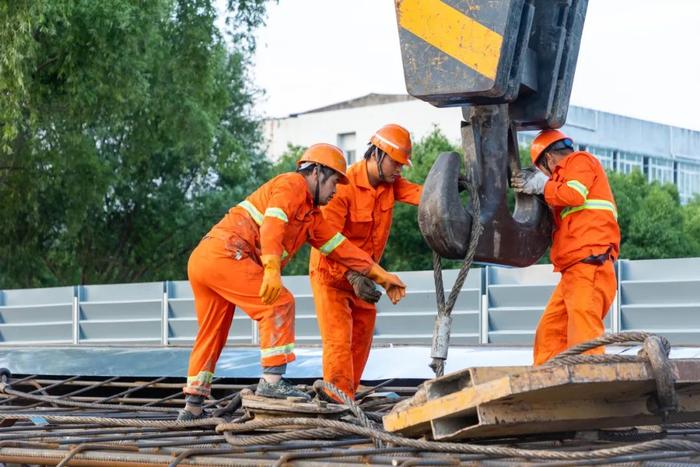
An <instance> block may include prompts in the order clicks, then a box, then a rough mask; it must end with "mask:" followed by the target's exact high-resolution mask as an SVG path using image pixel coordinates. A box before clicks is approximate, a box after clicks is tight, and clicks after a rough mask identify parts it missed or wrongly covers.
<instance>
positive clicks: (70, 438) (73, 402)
mask: <svg viewBox="0 0 700 467" xmlns="http://www.w3.org/2000/svg"><path fill="white" fill-rule="evenodd" d="M183 384H184V381H183V380H182V379H178V378H150V379H146V378H141V379H136V378H120V377H111V378H86V377H78V376H71V377H66V378H52V377H42V376H39V375H22V376H14V377H12V378H10V379H9V380H5V381H4V383H0V386H1V387H0V389H2V391H3V392H2V393H1V394H0V420H1V421H0V462H5V463H18V464H30V465H59V466H68V465H95V466H132V465H133V466H136V465H163V466H174V465H207V466H218V465H220V466H231V465H271V466H272V465H329V464H337V465H368V464H369V465H392V466H420V465H493V466H501V465H502V466H506V465H574V464H575V465H609V464H613V463H621V464H626V465H645V464H649V465H653V464H654V463H655V462H659V461H666V462H669V461H672V462H679V463H683V462H698V460H699V459H700V457H698V454H699V453H700V424H684V425H675V426H672V427H671V426H669V427H665V428H664V429H661V428H659V429H658V430H651V431H639V430H630V431H615V432H610V433H613V434H609V435H607V436H604V435H603V433H606V432H599V433H598V436H595V437H593V438H595V439H594V440H591V439H589V438H591V437H588V438H585V437H584V438H585V439H584V438H582V437H576V436H573V434H569V435H543V436H539V437H533V436H529V437H522V438H509V439H507V440H488V441H483V442H480V443H478V444H470V443H458V442H455V443H436V442H431V441H426V440H415V439H410V438H404V437H402V436H399V435H396V434H393V433H391V434H390V433H387V432H385V431H384V430H383V428H382V425H381V417H382V415H384V414H386V413H388V412H389V411H390V410H391V409H392V408H393V406H394V405H395V404H396V403H397V402H399V401H401V400H404V399H406V398H408V397H410V396H411V395H412V394H413V392H414V391H415V388H413V387H396V386H390V385H385V386H384V387H383V388H382V391H386V392H388V393H395V394H398V395H399V397H396V395H391V396H389V397H385V396H382V395H375V397H367V398H365V399H362V400H360V401H357V402H356V403H355V404H352V402H351V401H346V403H347V404H349V405H352V406H353V407H351V409H352V410H349V411H348V415H346V416H345V417H343V418H342V419H340V420H323V419H314V418H306V419H303V418H283V419H278V420H275V419H262V420H257V419H255V420H251V419H250V417H249V416H247V415H246V414H245V413H244V412H243V410H242V409H241V407H240V395H239V392H240V391H241V390H243V389H245V388H249V389H250V388H251V386H249V385H243V384H235V383H234V382H233V381H232V380H227V379H218V380H216V381H215V382H214V385H213V391H212V398H211V399H209V400H208V401H207V403H206V405H205V408H206V410H207V411H208V413H209V414H210V415H212V416H210V417H208V418H205V419H201V420H195V421H192V422H177V421H176V417H177V410H178V409H179V408H181V407H182V406H183V405H184V398H183V394H182V386H183ZM317 386H319V383H317ZM304 389H306V390H308V391H310V392H311V391H312V387H311V386H306V387H305V388H304ZM333 389H334V388H333V387H327V388H326V390H327V392H330V393H333V392H334V391H333ZM370 392H371V391H370ZM362 395H364V396H367V395H368V393H367V392H365V393H363V394H362ZM290 417H296V415H294V414H290ZM650 443H651V444H650ZM653 443H655V444H653ZM596 453H597V454H596Z"/></svg>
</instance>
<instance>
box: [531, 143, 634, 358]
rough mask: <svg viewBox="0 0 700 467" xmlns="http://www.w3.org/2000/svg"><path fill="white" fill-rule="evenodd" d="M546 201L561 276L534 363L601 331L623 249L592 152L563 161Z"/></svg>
mask: <svg viewBox="0 0 700 467" xmlns="http://www.w3.org/2000/svg"><path fill="white" fill-rule="evenodd" d="M544 199H545V201H546V202H547V204H548V205H549V206H550V207H551V208H552V210H553V215H554V224H555V230H554V233H553V241H552V249H551V252H550V258H551V260H552V263H553V264H554V271H561V280H560V282H559V284H558V285H557V287H556V289H555V290H554V293H553V294H552V297H551V298H550V299H549V303H547V307H546V308H545V311H544V314H543V315H542V317H541V318H540V322H539V324H538V325H537V331H536V333H535V346H534V364H535V365H541V364H543V363H545V362H546V361H547V360H549V359H550V358H552V357H554V356H555V355H557V354H559V353H560V352H562V351H563V350H565V349H567V348H569V347H572V346H574V345H576V344H580V343H582V342H585V341H588V340H591V339H595V338H596V337H600V336H601V335H602V334H603V332H604V330H605V328H604V325H603V319H604V318H605V315H606V314H607V313H608V309H609V308H610V305H611V304H612V301H613V299H614V298H615V293H616V291H617V279H616V277H615V269H614V266H613V261H615V259H616V258H617V257H618V256H619V252H620V228H619V226H618V225H617V206H616V205H615V199H614V198H613V194H612V190H611V189H610V185H609V184H608V177H607V176H606V175H605V170H604V169H603V166H602V165H601V164H600V162H599V161H598V159H596V158H595V157H594V156H593V155H592V154H589V153H587V152H584V151H579V152H574V153H571V154H569V155H568V156H567V157H566V158H564V159H563V160H562V161H561V162H559V163H558V164H557V166H556V167H555V168H554V172H553V173H552V176H551V177H550V180H549V181H548V182H547V183H546V184H545V187H544ZM606 253H608V254H609V256H610V257H609V259H608V260H607V261H604V262H603V263H602V264H590V263H588V262H586V261H589V260H588V259H586V258H589V257H591V256H597V255H601V254H602V255H605V254H606ZM582 261H583V262H582ZM604 351H605V349H604V348H602V347H599V348H597V349H594V350H592V351H589V352H587V353H603V352H604Z"/></svg>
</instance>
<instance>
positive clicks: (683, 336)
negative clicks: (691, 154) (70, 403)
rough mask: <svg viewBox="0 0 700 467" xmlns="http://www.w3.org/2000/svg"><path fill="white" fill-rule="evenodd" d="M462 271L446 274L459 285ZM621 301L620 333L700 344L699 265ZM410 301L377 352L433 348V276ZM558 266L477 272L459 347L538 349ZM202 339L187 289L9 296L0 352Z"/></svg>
mask: <svg viewBox="0 0 700 467" xmlns="http://www.w3.org/2000/svg"><path fill="white" fill-rule="evenodd" d="M457 272H458V271H456V270H448V271H444V272H443V277H444V283H445V285H446V286H450V285H451V284H453V283H454V279H455V277H456V275H457ZM617 272H618V284H619V288H618V295H617V298H616V300H615V302H614V303H613V305H612V307H611V310H610V312H609V313H608V316H607V318H606V328H607V329H608V331H611V332H619V331H641V330H645V331H651V332H655V333H658V334H661V335H664V336H666V337H667V338H669V339H670V340H671V342H673V343H674V344H686V345H688V344H690V345H693V344H695V345H700V258H684V259H668V260H642V261H628V260H622V261H618V263H617ZM400 274H401V277H402V279H403V280H404V282H406V284H407V285H408V289H407V291H408V293H407V296H406V298H405V299H404V300H403V301H402V302H401V303H400V304H399V305H396V306H394V305H392V304H391V303H390V302H389V301H388V300H387V299H386V297H383V298H382V300H381V301H380V302H379V304H378V314H377V323H376V328H375V336H374V341H375V343H381V344H421V345H423V344H429V343H430V341H431V339H432V332H433V323H434V318H435V310H436V304H435V303H436V301H435V290H434V283H433V272H432V271H411V272H403V273H400ZM558 276H559V274H556V273H553V272H552V268H551V265H536V266H531V267H529V268H524V269H509V268H502V267H496V266H486V267H484V268H480V269H474V270H472V271H471V272H470V274H469V276H468V279H467V281H466V283H465V285H464V286H463V287H462V293H461V294H460V297H459V300H458V301H457V305H456V306H455V309H454V311H453V316H454V319H453V324H452V334H451V342H452V343H455V344H462V345H473V344H487V343H492V344H499V345H531V343H532V339H533V335H534V329H535V327H536V325H537V321H538V320H539V316H540V315H541V313H542V310H543V309H544V307H545V305H546V303H547V300H548V299H549V296H550V294H551V292H552V290H553V288H554V286H555V284H556V283H557V281H558V279H559V278H558ZM283 280H284V283H285V286H286V287H287V288H288V289H289V290H290V291H291V292H292V293H293V294H294V295H295V297H296V334H297V342H299V343H300V344H316V343H320V336H319V331H318V326H317V323H316V317H315V307H314V302H313V296H312V294H311V287H310V284H309V280H308V277H307V276H285V277H284V279H283ZM196 333H197V321H196V318H195V312H194V299H193V296H192V290H191V288H190V286H189V283H188V282H187V281H166V282H151V283H138V284H110V285H85V286H71V287H55V288H43V289H15V290H2V291H0V345H29V344H73V345H101V344H111V345H115V344H117V345H119V344H139V345H191V343H192V342H193V341H194V337H195V335H196ZM257 342H258V336H257V328H256V325H255V322H254V321H252V320H250V318H248V316H247V315H246V314H245V313H244V312H243V311H242V310H236V311H235V314H234V321H233V325H232V326H231V332H230V334H229V343H230V344H235V343H238V344H243V343H245V344H256V343H257Z"/></svg>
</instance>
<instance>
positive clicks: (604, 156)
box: [588, 146, 615, 170]
mask: <svg viewBox="0 0 700 467" xmlns="http://www.w3.org/2000/svg"><path fill="white" fill-rule="evenodd" d="M588 152H590V153H591V154H593V155H594V156H596V157H597V158H598V160H599V161H600V163H601V164H602V165H603V167H604V168H606V169H608V170H613V169H614V168H615V152H614V151H613V150H612V149H607V148H599V147H595V146H590V147H589V148H588Z"/></svg>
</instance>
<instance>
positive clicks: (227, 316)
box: [184, 173, 374, 397]
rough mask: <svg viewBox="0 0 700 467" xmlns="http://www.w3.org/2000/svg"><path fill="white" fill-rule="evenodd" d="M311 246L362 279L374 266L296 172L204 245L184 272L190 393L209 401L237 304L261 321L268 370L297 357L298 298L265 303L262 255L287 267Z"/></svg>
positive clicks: (258, 194) (268, 187) (233, 214)
mask: <svg viewBox="0 0 700 467" xmlns="http://www.w3.org/2000/svg"><path fill="white" fill-rule="evenodd" d="M339 186H340V185H339ZM306 241H308V242H309V243H310V244H311V245H312V246H314V247H315V248H318V249H319V250H320V251H321V252H322V254H324V255H329V256H330V257H332V258H334V259H335V260H336V261H338V262H340V263H342V264H344V265H345V266H347V267H349V268H351V269H354V270H356V271H358V272H361V273H363V274H366V273H367V272H369V270H370V268H371V267H372V265H373V264H374V262H373V261H372V259H371V258H370V257H369V255H368V254H367V253H365V252H363V251H362V250H360V249H359V248H357V247H356V246H354V245H353V244H352V243H350V242H347V241H345V237H343V236H342V235H341V234H339V233H338V229H334V228H332V227H331V226H330V225H329V224H328V223H327V222H325V221H324V220H323V216H322V215H321V211H320V210H319V209H318V208H316V207H314V205H313V199H312V197H311V195H310V194H309V192H308V189H307V185H306V180H305V179H304V177H303V176H302V175H301V174H298V173H286V174H282V175H279V176H277V177H275V178H273V179H272V180H270V181H268V182H267V183H265V184H264V185H262V186H261V187H260V188H258V189H257V190H256V191H255V192H254V193H253V194H251V195H250V196H248V198H246V199H245V200H244V201H243V202H241V203H240V204H238V205H237V206H235V207H233V208H231V209H230V210H229V212H228V213H227V214H226V215H225V216H224V218H223V219H222V220H221V221H220V222H219V223H218V224H216V225H215V226H214V227H213V228H212V229H211V231H210V232H209V233H208V234H207V235H206V236H205V237H204V238H203V239H202V241H201V242H200V243H199V245H198V246H197V247H196V248H195V250H194V251H193V252H192V255H191V256H190V260H189V263H188V267H187V273H188V276H189V280H190V284H191V285H192V291H193V292H194V305H195V312H196V314H197V322H198V324H199V331H198V333H197V338H196V340H195V342H194V347H193V348H192V353H191V355H190V363H189V369H188V372H187V374H188V377H187V386H186V387H185V388H184V392H185V393H186V394H194V395H200V396H205V397H206V396H208V395H209V393H210V391H211V381H212V378H213V376H214V369H215V367H216V362H217V360H218V359H219V356H220V355H221V351H222V349H223V347H224V345H225V344H226V340H227V338H228V333H229V329H230V327H231V320H232V319H233V313H234V310H235V308H236V306H239V307H240V308H241V309H243V311H244V312H245V313H246V314H248V316H250V317H251V319H253V320H255V321H257V323H258V327H259V335H260V351H261V365H262V366H263V367H272V366H279V365H283V364H285V363H288V362H291V361H293V360H294V359H295V356H294V297H293V296H292V294H291V293H290V292H289V291H288V290H287V289H286V288H283V289H282V292H281V293H280V296H279V298H278V299H277V301H276V302H275V303H273V304H271V305H264V304H263V303H262V301H261V299H260V297H259V296H258V292H259V289H260V285H261V283H262V278H263V267H262V265H261V262H260V256H261V255H280V256H281V257H282V266H283V267H284V265H285V264H287V263H288V262H289V260H290V259H291V258H292V256H293V255H294V253H296V252H297V250H298V249H299V248H301V246H302V245H303V244H304V243H305V242H306Z"/></svg>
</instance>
